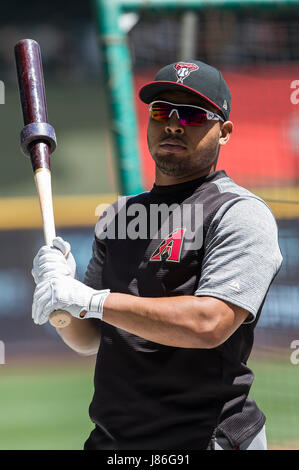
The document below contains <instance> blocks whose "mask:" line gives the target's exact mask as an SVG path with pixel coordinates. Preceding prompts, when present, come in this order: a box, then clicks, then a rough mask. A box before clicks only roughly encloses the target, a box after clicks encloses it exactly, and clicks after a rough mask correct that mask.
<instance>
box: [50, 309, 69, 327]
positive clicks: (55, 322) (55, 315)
mask: <svg viewBox="0 0 299 470" xmlns="http://www.w3.org/2000/svg"><path fill="white" fill-rule="evenodd" d="M71 321H72V315H71V314H70V313H69V312H66V311H65V310H55V311H54V312H52V313H51V315H50V319H49V322H50V324H51V325H52V326H55V328H65V327H66V326H69V325H70V323H71Z"/></svg>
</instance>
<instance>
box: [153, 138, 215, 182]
mask: <svg viewBox="0 0 299 470" xmlns="http://www.w3.org/2000/svg"><path fill="white" fill-rule="evenodd" d="M219 151H220V146H219V145H218V142H215V143H214V142H213V143H210V145H209V146H208V147H205V148H203V149H200V150H198V151H197V152H196V155H194V154H191V155H190V154H189V155H186V156H178V155H177V154H173V153H171V152H169V153H163V154H162V153H159V152H156V153H155V154H154V155H152V157H153V159H154V161H155V164H156V166H157V168H158V169H159V170H160V171H161V173H163V174H165V175H168V176H178V177H184V176H189V175H192V173H195V172H196V173H197V172H198V171H204V170H206V169H207V168H209V167H211V166H212V165H213V164H214V165H215V166H216V163H217V159H218V155H219Z"/></svg>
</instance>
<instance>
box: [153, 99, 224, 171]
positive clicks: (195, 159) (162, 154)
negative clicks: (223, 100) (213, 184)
mask: <svg viewBox="0 0 299 470" xmlns="http://www.w3.org/2000/svg"><path fill="white" fill-rule="evenodd" d="M156 100H164V101H169V102H171V103H178V104H192V105H195V106H200V107H202V108H204V109H207V110H209V111H213V112H216V113H218V110H217V108H215V107H214V106H212V105H210V104H209V103H207V102H206V101H204V100H203V99H201V98H200V97H197V96H194V95H192V94H190V93H188V92H185V91H169V92H163V93H161V94H160V95H159V96H157V97H156V98H155V101H156ZM178 111H179V110H178ZM221 127H222V123H220V122H219V121H207V123H206V124H204V125H203V126H182V125H181V124H180V122H179V120H178V117H177V114H176V113H175V112H174V113H172V115H171V117H170V118H169V119H168V121H167V122H159V121H155V120H154V119H152V118H151V117H150V119H149V123H148V131H147V141H148V147H149V151H150V153H151V155H152V157H153V159H154V161H155V163H156V166H157V168H158V170H160V172H161V173H163V174H165V175H169V176H174V177H188V176H191V175H198V174H207V173H209V172H210V170H211V168H212V167H213V166H215V165H216V162H217V158H218V154H219V149H220V142H219V140H220V137H221Z"/></svg>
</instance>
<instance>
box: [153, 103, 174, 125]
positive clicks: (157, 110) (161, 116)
mask: <svg viewBox="0 0 299 470" xmlns="http://www.w3.org/2000/svg"><path fill="white" fill-rule="evenodd" d="M171 110H172V106H171V105H168V104H167V103H154V104H153V105H152V106H151V110H150V112H151V117H152V118H153V119H155V120H156V121H162V122H164V121H167V119H168V116H169V114H170V113H171Z"/></svg>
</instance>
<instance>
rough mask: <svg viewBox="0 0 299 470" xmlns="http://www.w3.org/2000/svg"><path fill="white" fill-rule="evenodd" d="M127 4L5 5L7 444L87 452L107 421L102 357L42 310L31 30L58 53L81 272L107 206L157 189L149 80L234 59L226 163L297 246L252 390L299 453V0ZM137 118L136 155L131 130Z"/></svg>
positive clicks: (55, 88) (72, 235) (283, 242)
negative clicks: (26, 55) (101, 418)
mask: <svg viewBox="0 0 299 470" xmlns="http://www.w3.org/2000/svg"><path fill="white" fill-rule="evenodd" d="M119 3H120V2H117V1H116V0H115V1H113V0H110V6H111V8H110V10H109V11H108V10H107V9H105V8H106V6H107V1H105V0H103V1H101V0H98V1H91V0H89V1H85V2H73V1H69V0H65V1H64V2H59V1H58V0H51V2H50V1H45V2H40V1H35V0H29V1H27V2H26V3H21V2H6V3H5V4H4V5H1V16H0V80H2V81H3V82H4V84H5V104H1V105H0V116H1V124H0V135H1V160H0V180H1V184H0V214H1V217H0V247H1V248H0V249H1V255H0V299H1V301H0V341H2V342H3V343H4V346H5V364H0V377H1V381H0V382H1V385H0V397H1V403H2V407H1V422H0V449H81V448H82V446H83V443H84V441H85V439H86V438H87V437H88V435H89V432H90V430H91V428H92V425H91V423H90V421H89V418H88V406H89V403H90V401H91V398H92V393H93V384H92V380H93V367H94V362H95V358H94V357H92V358H82V357H80V356H78V355H77V354H75V353H73V352H72V351H70V350H69V349H68V348H67V347H66V346H64V344H63V343H62V342H61V341H60V340H59V339H58V336H57V334H56V332H55V331H54V330H53V328H52V327H51V326H49V325H46V326H43V327H37V326H35V325H34V324H33V323H32V320H31V302H32V295H33V291H34V284H33V280H32V278H31V275H30V270H31V266H32V259H33V257H34V256H35V254H36V252H37V250H38V249H39V247H40V246H41V245H42V244H43V243H44V242H43V233H42V229H41V222H40V214H39V205H38V201H37V197H36V191H35V186H34V181H33V174H32V169H31V164H30V161H29V160H28V159H27V158H25V157H24V156H23V155H22V154H21V151H20V147H19V134H20V131H21V129H22V127H23V121H22V113H21V108H20V103H19V92H18V88H17V77H16V69H15V63H14V46H15V44H16V43H17V42H18V41H19V40H20V39H23V38H31V39H35V40H36V41H37V42H38V43H39V44H40V47H41V51H42V58H43V67H44V76H45V84H46V95H47V102H48V115H49V122H50V123H51V124H52V125H53V126H54V127H55V130H56V135H57V141H58V147H57V150H56V151H55V153H54V154H53V155H52V159H51V167H52V179H53V193H54V210H55V218H56V225H57V233H58V234H59V235H60V236H62V237H64V238H65V239H66V240H68V241H69V242H70V243H71V245H72V251H73V254H74V256H75V258H76V261H77V266H78V277H79V279H80V280H82V279H83V276H84V271H85V268H86V265H87V263H88V261H89V258H90V256H91V243H92V239H93V231H94V225H95V223H96V220H97V215H99V212H98V211H97V210H96V208H97V207H98V206H99V205H100V204H103V203H109V202H112V201H114V200H116V198H117V196H118V194H129V193H132V192H133V193H134V189H135V190H136V192H138V191H137V189H138V190H139V189H140V190H144V189H150V188H151V186H152V184H153V177H154V166H153V162H152V160H151V157H150V155H149V153H148V150H147V146H146V125H147V119H148V114H147V107H146V105H144V104H142V103H141V102H139V101H138V100H137V98H136V92H137V91H138V89H139V88H140V87H141V85H142V84H143V83H145V82H146V81H149V80H151V79H152V78H153V76H154V75H155V73H156V72H157V71H158V69H159V68H160V67H162V66H163V65H165V64H166V63H171V62H175V61H177V60H181V59H187V60H189V59H192V58H193V59H199V60H203V61H206V62H208V63H209V64H211V65H214V66H216V67H218V68H220V69H221V71H222V72H223V75H224V78H225V79H226V81H227V82H228V84H229V86H230V89H231V92H232V112H231V120H232V121H233V122H234V124H235V132H234V135H233V138H232V140H231V142H230V144H229V145H228V146H227V147H226V148H224V149H223V150H222V151H221V153H220V158H219V164H218V169H225V170H226V171H227V173H228V174H229V175H230V176H231V177H232V178H233V179H234V180H235V181H236V182H237V183H239V184H241V185H243V186H245V187H247V188H248V189H250V190H252V191H253V192H254V193H256V194H258V195H259V196H261V197H263V198H264V199H265V200H266V201H267V203H268V204H269V205H270V207H271V209H272V211H273V213H274V214H275V216H276V218H277V222H278V226H279V234H280V247H281V251H282V254H283V257H284V264H283V267H282V269H281V271H280V273H279V275H278V276H277V278H276V279H275V282H274V284H273V285H272V288H271V290H270V293H269V296H268V298H267V301H266V303H265V306H264V309H263V313H262V316H261V318H260V321H259V324H258V326H257V329H256V339H255V344H254V350H253V354H252V358H251V359H250V365H251V366H252V368H253V370H254V371H255V376H256V378H255V382H254V386H253V388H252V392H251V396H252V397H254V398H255V399H256V400H257V402H258V404H259V406H260V407H261V409H262V410H263V411H264V413H265V414H266V416H267V430H268V441H269V445H270V448H275V449H279V448H285V449H298V448H299V425H298V420H297V414H298V407H299V395H298V389H299V388H298V387H299V378H298V377H299V364H296V363H294V360H293V361H291V354H292V353H294V352H295V351H294V350H293V349H292V348H291V343H292V342H293V341H295V340H298V344H299V312H298V310H299V307H298V305H299V289H298V278H299V250H298V238H299V183H298V181H299V91H298V92H296V89H299V8H298V7H299V3H298V2H296V1H280V2H273V3H272V2H258V1H255V0H254V1H252V2H250V1H246V2H240V3H239V4H238V6H236V7H231V6H230V5H231V2H228V3H227V4H226V3H225V2H223V5H222V6H220V4H221V2H217V3H218V6H217V7H213V2H212V1H210V2H209V5H210V6H209V7H202V8H199V3H198V2H196V1H194V2H193V5H194V9H193V10H183V9H180V8H179V4H180V3H181V2H180V1H176V2H175V1H173V2H171V1H168V7H167V8H166V7H165V8H161V4H163V2H162V1H161V2H159V3H160V6H158V2H156V1H155V0H152V1H147V2H141V1H139V2H138V1H137V0H136V1H135V2H125V1H124V2H122V4H123V5H125V4H126V5H125V6H124V8H120V7H119ZM128 3H130V5H131V6H130V8H129V7H128V6H127V4H128ZM187 3H188V2H187ZM189 3H192V2H189ZM200 3H201V4H202V2H200ZM267 3H268V6H267V7H265V4H267ZM138 4H140V5H141V6H142V8H135V7H136V5H137V6H138ZM113 5H114V6H115V8H114V9H113V8H112V6H113ZM175 6H177V7H175ZM116 7H117V8H116ZM111 15H112V16H111ZM113 15H114V16H113ZM111 24H114V27H115V31H112V32H113V34H114V36H113V38H114V42H113V41H112V40H111V38H112V36H111ZM109 28H110V29H109ZM112 29H113V28H112ZM109 35H110V36H109ZM109 38H110V40H109ZM113 38H112V39H113ZM117 48H118V49H117ZM130 85H131V87H130ZM118 101H119V102H125V103H126V106H127V108H126V109H125V112H124V110H123V109H121V106H118V105H120V103H119V102H118ZM130 107H131V108H130ZM119 108H120V109H119ZM131 110H133V111H134V116H133V117H132V116H131V115H130V114H131V113H130V112H129V111H131ZM126 112H127V114H126ZM125 114H126V116H127V119H124V115H125ZM128 125H129V133H130V135H128V141H129V143H130V148H129V149H128V148H127V150H126V149H125V148H124V144H123V142H122V141H121V139H122V134H125V136H126V135H127V134H126V131H124V130H123V129H128V127H127V128H125V126H128ZM135 126H136V128H135ZM120 129H121V130H122V131H121V130H120ZM126 152H127V153H126ZM129 154H130V155H129ZM128 155H129V156H128ZM127 157H128V158H127ZM120 162H121V163H120ZM297 347H298V346H297ZM293 357H294V356H293ZM297 357H298V359H299V353H298V356H297ZM295 362H296V361H295Z"/></svg>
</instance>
